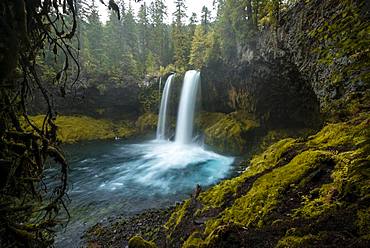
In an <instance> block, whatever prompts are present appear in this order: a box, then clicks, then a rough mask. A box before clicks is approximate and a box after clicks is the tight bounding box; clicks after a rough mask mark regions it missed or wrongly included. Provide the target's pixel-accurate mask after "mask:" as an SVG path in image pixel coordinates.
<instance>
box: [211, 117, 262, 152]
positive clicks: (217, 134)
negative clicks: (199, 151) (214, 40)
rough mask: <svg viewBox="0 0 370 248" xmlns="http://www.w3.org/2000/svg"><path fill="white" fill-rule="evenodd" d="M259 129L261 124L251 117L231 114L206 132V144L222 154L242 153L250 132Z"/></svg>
mask: <svg viewBox="0 0 370 248" xmlns="http://www.w3.org/2000/svg"><path fill="white" fill-rule="evenodd" d="M257 127H259V124H258V123H257V122H256V121H255V120H253V119H252V118H251V117H250V116H249V115H247V114H244V113H242V112H235V113H231V114H228V115H227V116H224V117H223V118H221V119H219V120H218V121H217V122H216V123H215V124H214V125H212V126H210V127H208V128H207V129H206V130H205V132H204V134H205V142H206V143H207V144H209V145H211V146H214V147H215V148H216V149H218V150H220V151H221V152H234V153H241V152H243V151H244V150H245V146H246V143H247V140H246V136H248V132H250V131H253V130H254V129H255V128H257Z"/></svg>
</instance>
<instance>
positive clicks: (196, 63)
mask: <svg viewBox="0 0 370 248" xmlns="http://www.w3.org/2000/svg"><path fill="white" fill-rule="evenodd" d="M206 42H207V41H206V35H205V32H204V29H203V26H201V25H199V26H197V27H196V28H195V32H194V37H193V42H192V45H191V52H190V62H189V64H190V65H191V66H193V67H194V68H195V69H201V68H202V67H203V65H204V62H205V57H206V49H207V46H206Z"/></svg>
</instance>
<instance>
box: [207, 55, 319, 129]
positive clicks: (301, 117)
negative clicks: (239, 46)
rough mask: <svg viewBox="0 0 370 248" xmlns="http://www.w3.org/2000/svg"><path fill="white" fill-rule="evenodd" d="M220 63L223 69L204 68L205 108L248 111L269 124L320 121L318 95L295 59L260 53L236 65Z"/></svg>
mask: <svg viewBox="0 0 370 248" xmlns="http://www.w3.org/2000/svg"><path fill="white" fill-rule="evenodd" d="M219 66H220V67H222V68H223V69H219V68H214V67H212V66H209V67H206V68H205V69H204V70H203V71H202V86H203V88H202V89H203V91H204V92H207V94H203V101H204V102H205V103H204V109H205V110H207V111H216V112H226V113H227V112H232V111H239V110H241V111H245V112H248V113H250V114H252V115H253V116H255V118H257V119H258V120H259V121H260V122H261V125H262V126H263V127H266V128H283V127H293V126H300V127H304V126H313V125H314V124H315V123H318V120H319V118H318V117H319V102H318V101H317V98H316V95H315V93H314V92H313V90H312V88H311V87H310V85H309V83H308V82H307V81H306V80H304V79H303V77H302V76H301V74H300V72H299V71H298V69H297V67H296V66H295V65H294V64H292V63H291V62H289V61H286V60H284V58H274V59H271V60H265V59H263V58H262V57H257V56H256V57H255V58H253V59H251V60H249V61H244V62H242V63H240V64H239V65H236V66H230V65H225V64H224V65H219ZM223 70H225V71H224V72H223ZM215 71H217V73H215Z"/></svg>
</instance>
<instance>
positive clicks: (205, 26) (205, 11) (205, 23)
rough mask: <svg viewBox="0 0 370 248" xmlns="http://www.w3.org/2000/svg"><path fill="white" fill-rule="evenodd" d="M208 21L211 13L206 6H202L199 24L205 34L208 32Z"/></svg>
mask: <svg viewBox="0 0 370 248" xmlns="http://www.w3.org/2000/svg"><path fill="white" fill-rule="evenodd" d="M210 19H211V11H210V10H209V9H208V8H207V7H206V6H203V8H202V21H201V23H202V26H203V29H204V31H205V32H206V33H207V32H208V26H209V24H210Z"/></svg>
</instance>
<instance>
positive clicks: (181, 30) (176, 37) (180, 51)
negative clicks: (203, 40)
mask: <svg viewBox="0 0 370 248" xmlns="http://www.w3.org/2000/svg"><path fill="white" fill-rule="evenodd" d="M175 6H176V11H175V12H174V13H173V15H174V17H175V22H174V23H173V31H172V38H173V43H174V49H175V65H176V66H177V67H178V68H182V69H185V67H186V66H187V64H188V60H189V52H190V40H189V36H188V35H187V34H186V30H185V27H184V24H183V20H184V19H185V18H186V6H185V1H184V0H175Z"/></svg>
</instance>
